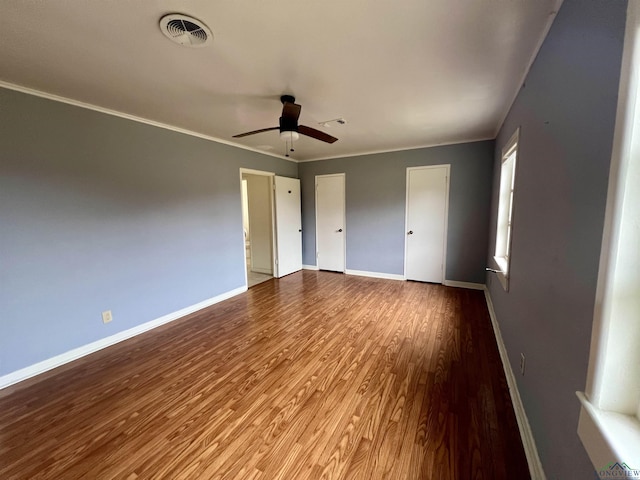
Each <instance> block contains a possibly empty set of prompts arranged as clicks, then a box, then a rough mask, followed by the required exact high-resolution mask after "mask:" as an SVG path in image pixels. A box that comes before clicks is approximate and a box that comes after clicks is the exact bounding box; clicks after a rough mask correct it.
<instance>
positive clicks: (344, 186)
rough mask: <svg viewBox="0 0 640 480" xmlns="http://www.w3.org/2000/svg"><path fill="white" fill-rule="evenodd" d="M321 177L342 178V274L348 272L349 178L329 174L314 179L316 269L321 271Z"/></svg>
mask: <svg viewBox="0 0 640 480" xmlns="http://www.w3.org/2000/svg"><path fill="white" fill-rule="evenodd" d="M321 177H325V178H326V177H342V179H343V181H342V225H343V226H342V233H343V234H344V235H342V259H343V264H344V269H343V270H342V273H345V272H346V271H347V176H346V174H345V173H344V172H343V173H328V174H325V175H316V176H315V178H314V185H315V192H314V193H315V197H314V198H315V207H316V208H315V212H314V213H315V217H316V218H315V220H316V267H318V269H320V265H318V178H321Z"/></svg>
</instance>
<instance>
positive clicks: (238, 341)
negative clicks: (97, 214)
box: [0, 271, 529, 480]
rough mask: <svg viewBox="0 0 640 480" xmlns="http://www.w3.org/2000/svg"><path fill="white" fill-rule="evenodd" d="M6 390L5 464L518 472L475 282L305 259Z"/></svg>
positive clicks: (72, 469)
mask: <svg viewBox="0 0 640 480" xmlns="http://www.w3.org/2000/svg"><path fill="white" fill-rule="evenodd" d="M46 376H47V378H46V379H44V380H41V381H38V382H32V384H31V385H28V386H26V387H22V388H13V390H12V391H10V392H8V393H7V392H5V394H4V395H3V397H2V398H0V478H2V479H57V480H59V479H76V478H77V479H80V478H82V479H111V478H119V479H128V480H134V479H148V478H154V479H165V478H166V479H223V478H224V479H232V478H238V479H262V480H272V479H296V480H297V479H347V478H348V479H363V480H364V479H366V480H369V479H394V480H395V479H408V480H412V479H433V480H446V479H461V480H471V479H473V480H478V479H492V480H494V479H517V480H524V479H528V478H529V473H528V469H527V465H526V459H525V456H524V453H523V449H522V444H521V441H520V437H519V434H518V430H517V425H516V421H515V417H514V414H513V409H512V407H511V403H510V400H509V395H508V390H507V385H506V381H505V379H504V374H503V371H502V366H501V363H500V359H499V355H498V351H497V348H496V344H495V339H494V337H493V332H492V329H491V324H490V320H489V316H488V313H487V309H486V305H485V303H484V296H483V293H482V292H480V291H472V290H464V289H455V288H448V287H443V286H440V285H430V284H420V283H413V282H401V281H393V280H379V279H371V278H363V277H355V276H346V275H341V274H333V273H325V272H310V271H303V272H299V273H296V274H293V275H290V276H288V277H285V278H282V279H280V280H270V281H268V282H265V283H262V284H260V285H257V286H256V287H254V288H252V289H251V290H250V291H248V292H247V293H245V294H243V295H240V296H237V297H234V298H233V299H230V300H227V301H225V302H223V303H220V304H218V305H214V306H213V307H210V308H208V309H206V310H203V311H201V312H199V313H197V314H194V315H191V316H190V317H188V318H185V319H182V320H179V321H177V322H174V323H172V324H169V325H166V326H164V327H161V328H159V329H156V330H154V331H152V332H148V333H146V334H143V335H141V336H138V337H136V338H134V339H131V340H129V341H126V342H123V343H120V344H118V345H115V346H113V347H110V348H108V349H105V350H102V351H100V352H98V353H95V354H93V355H91V356H89V357H85V358H83V359H81V360H78V361H76V362H75V363H74V364H73V365H72V366H71V367H66V368H63V369H61V370H59V371H58V372H51V373H50V374H46Z"/></svg>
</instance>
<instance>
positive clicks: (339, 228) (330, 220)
mask: <svg viewBox="0 0 640 480" xmlns="http://www.w3.org/2000/svg"><path fill="white" fill-rule="evenodd" d="M344 183H345V176H344V173H340V174H337V175H318V176H316V259H317V265H318V268H319V269H320V270H332V271H334V272H344V267H345V259H344V255H345V204H344V198H345V195H344V188H345V187H344Z"/></svg>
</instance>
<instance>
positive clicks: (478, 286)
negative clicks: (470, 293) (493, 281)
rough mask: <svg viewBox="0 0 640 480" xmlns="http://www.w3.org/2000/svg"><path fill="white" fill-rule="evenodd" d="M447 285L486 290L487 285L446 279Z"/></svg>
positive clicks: (445, 283) (445, 284)
mask: <svg viewBox="0 0 640 480" xmlns="http://www.w3.org/2000/svg"><path fill="white" fill-rule="evenodd" d="M444 286H445V287H455V288H468V289H470V290H484V289H485V285H484V284H483V283H471V282H458V281H457V280H445V281H444Z"/></svg>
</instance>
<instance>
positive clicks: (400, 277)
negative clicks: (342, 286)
mask: <svg viewBox="0 0 640 480" xmlns="http://www.w3.org/2000/svg"><path fill="white" fill-rule="evenodd" d="M344 273H345V274H347V275H357V276H358V277H371V278H384V279H386V280H405V278H404V275H396V274H395V273H380V272H367V271H364V270H349V269H346V270H345V271H344Z"/></svg>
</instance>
